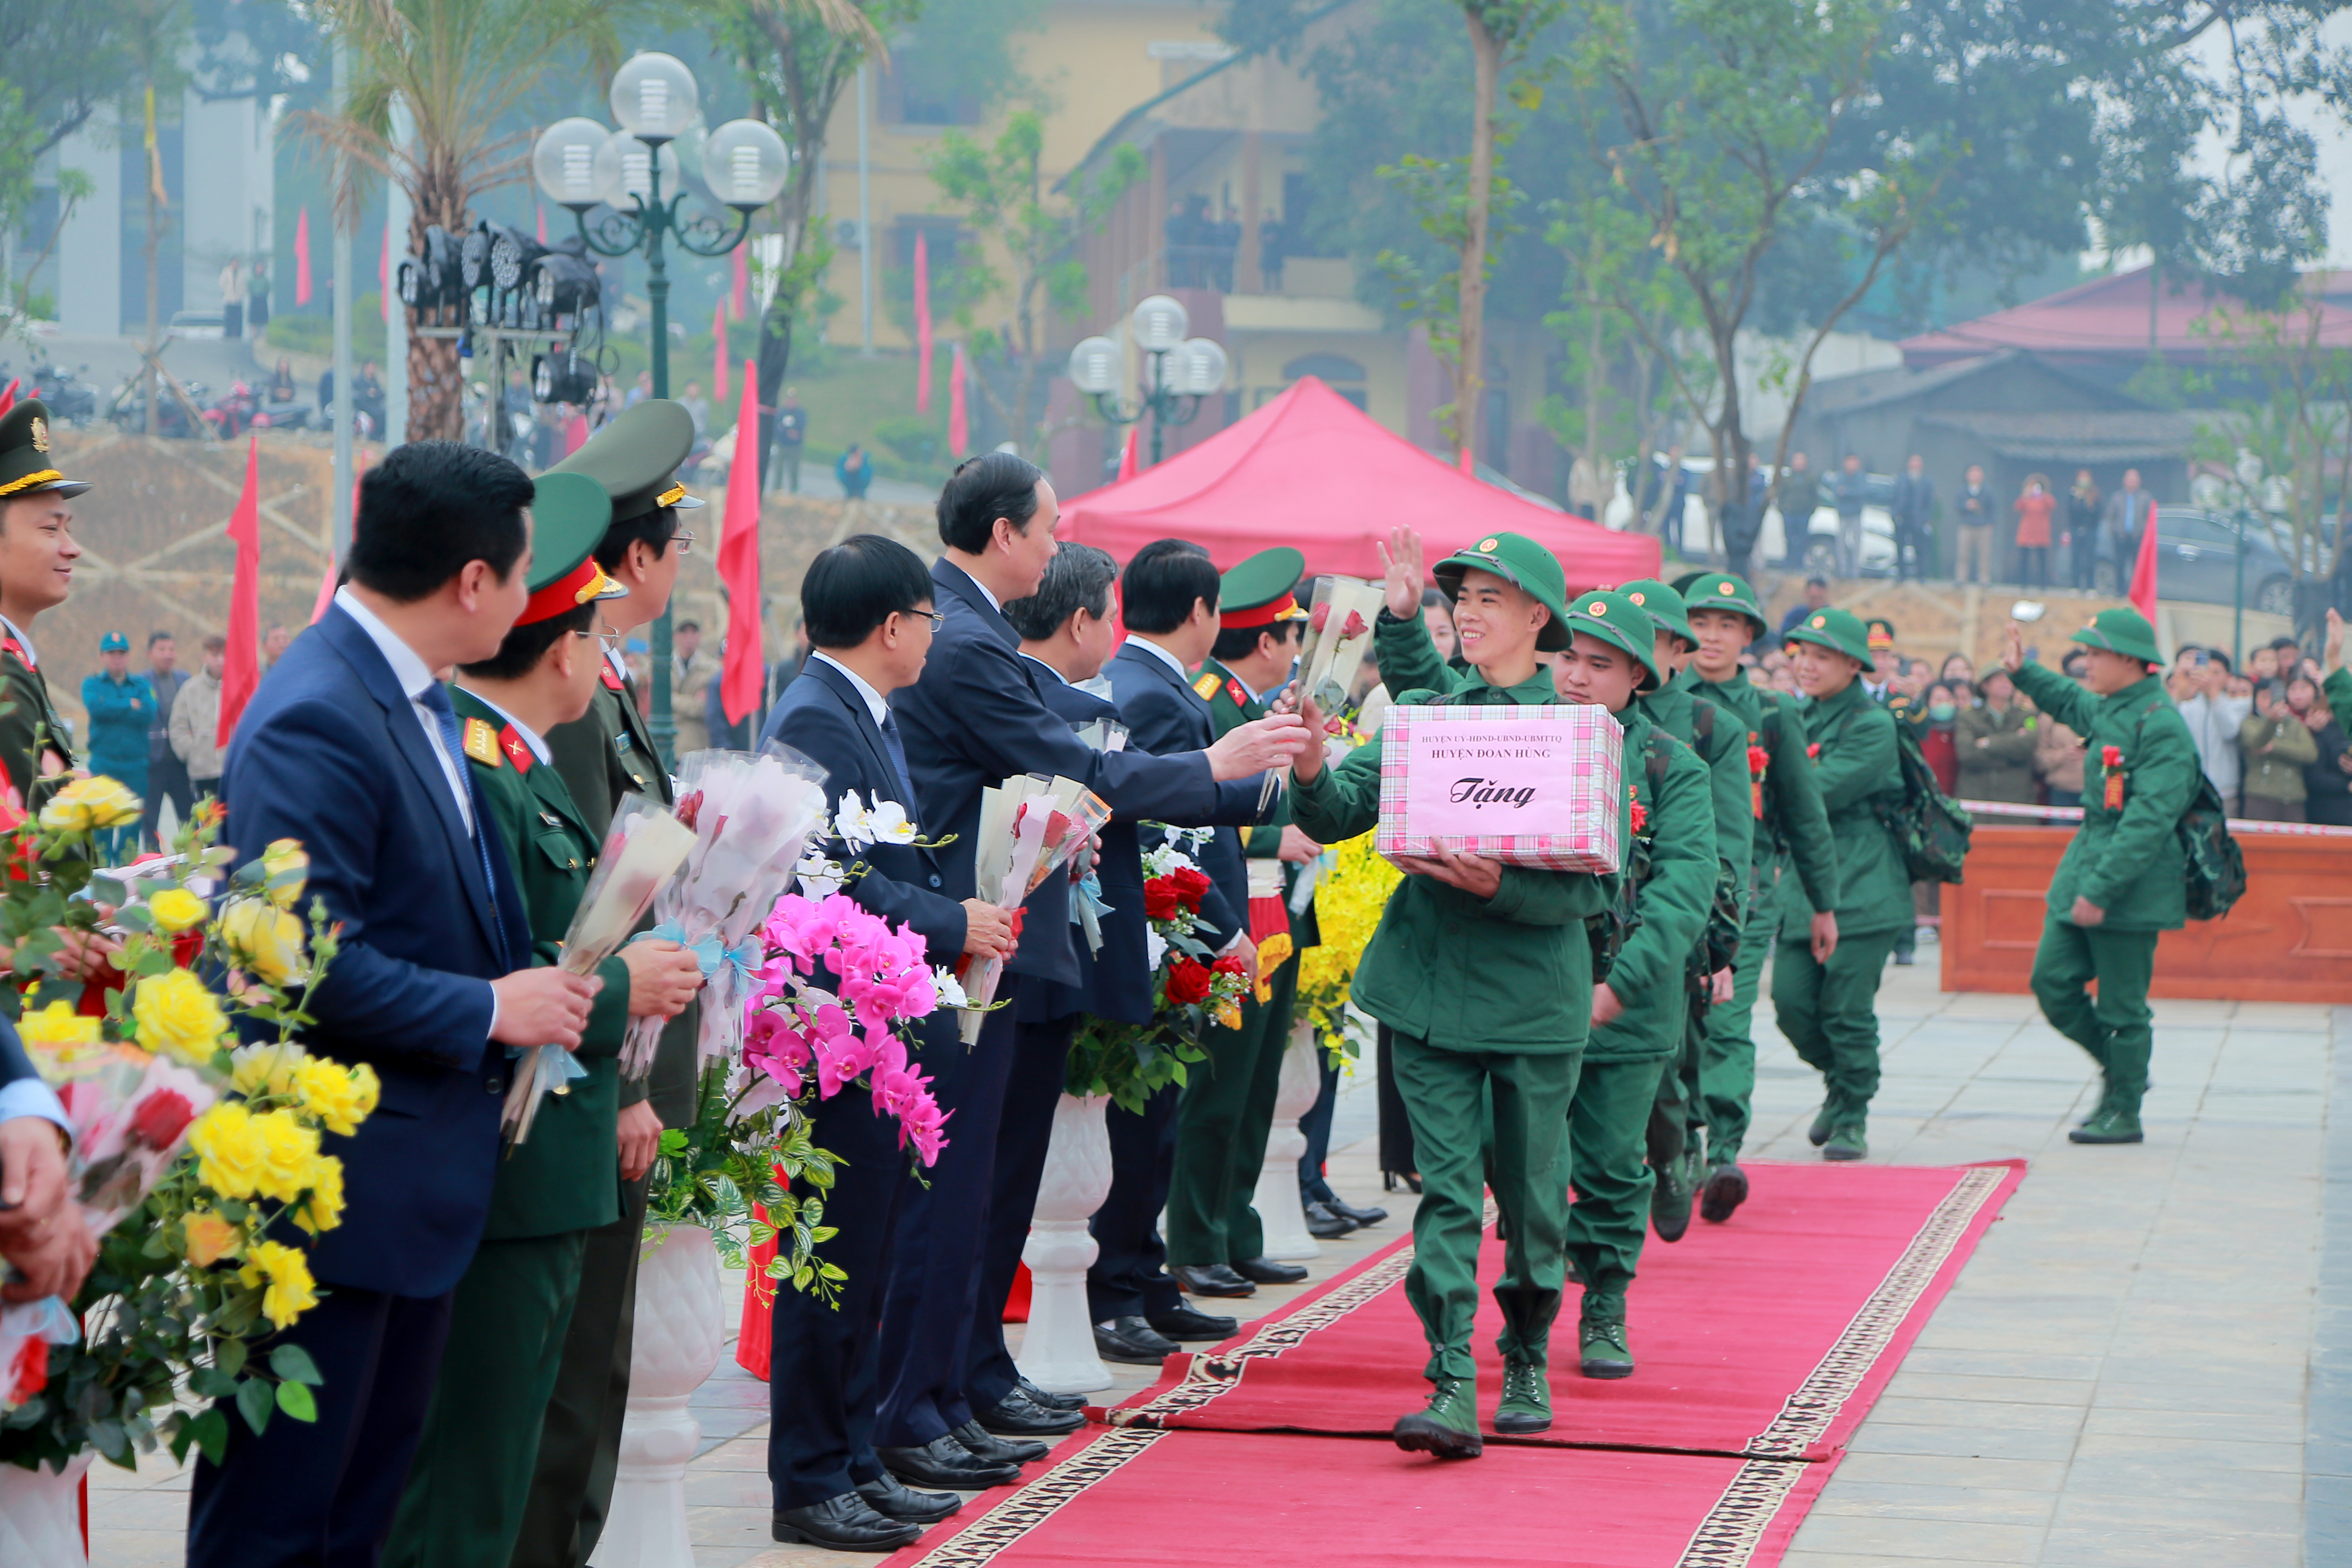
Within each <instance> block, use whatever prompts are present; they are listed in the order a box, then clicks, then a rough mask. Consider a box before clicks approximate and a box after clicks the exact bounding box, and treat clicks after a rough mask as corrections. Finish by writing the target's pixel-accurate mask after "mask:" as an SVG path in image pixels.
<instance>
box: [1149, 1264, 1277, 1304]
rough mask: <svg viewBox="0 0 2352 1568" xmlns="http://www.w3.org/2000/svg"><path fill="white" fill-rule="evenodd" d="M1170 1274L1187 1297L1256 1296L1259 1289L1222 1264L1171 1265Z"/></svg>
mask: <svg viewBox="0 0 2352 1568" xmlns="http://www.w3.org/2000/svg"><path fill="white" fill-rule="evenodd" d="M1168 1272H1169V1273H1171V1274H1172V1275H1174V1276H1175V1277H1176V1288H1177V1289H1180V1290H1181V1291H1183V1292H1184V1294H1186V1295H1187V1296H1255V1295H1256V1294H1257V1287H1256V1286H1255V1285H1253V1284H1251V1283H1250V1282H1249V1281H1248V1280H1246V1279H1243V1278H1242V1277H1241V1276H1240V1275H1238V1274H1236V1273H1234V1271H1233V1270H1232V1269H1230V1268H1226V1267H1225V1266H1224V1265H1223V1264H1222V1263H1206V1264H1194V1263H1171V1264H1170V1265H1169V1267H1168Z"/></svg>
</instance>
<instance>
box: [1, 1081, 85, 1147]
mask: <svg viewBox="0 0 2352 1568" xmlns="http://www.w3.org/2000/svg"><path fill="white" fill-rule="evenodd" d="M20 1116H37V1117H39V1118H41V1120H43V1121H54V1122H56V1123H57V1124H58V1126H59V1127H61V1128H63V1129H65V1132H66V1136H67V1137H68V1138H70V1137H72V1136H73V1123H72V1122H70V1121H67V1120H66V1108H65V1106H64V1105H63V1104H62V1103H60V1102H59V1100H58V1097H57V1093H56V1091H55V1090H53V1089H50V1088H49V1086H48V1085H47V1084H46V1083H43V1082H42V1081H41V1080H40V1079H37V1078H25V1079H17V1080H16V1082H15V1083H12V1084H9V1085H7V1086H6V1087H5V1088H0V1121H16V1118H18V1117H20Z"/></svg>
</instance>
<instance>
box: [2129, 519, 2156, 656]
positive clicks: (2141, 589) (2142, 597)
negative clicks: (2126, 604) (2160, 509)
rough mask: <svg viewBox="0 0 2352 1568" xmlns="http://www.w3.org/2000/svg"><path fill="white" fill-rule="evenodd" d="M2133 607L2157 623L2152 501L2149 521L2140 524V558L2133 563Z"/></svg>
mask: <svg viewBox="0 0 2352 1568" xmlns="http://www.w3.org/2000/svg"><path fill="white" fill-rule="evenodd" d="M2131 604H2132V608H2133V609H2135V610H2137V611H2138V612H2139V613H2140V614H2141V615H2143V616H2147V624H2148V625H2149V626H2155V625H2156V503H2155V502H2153V501H2150V502H2149V503H2148V508H2147V521H2146V522H2144V523H2142V524H2141V525H2140V530H2139V558H2138V559H2137V560H2136V561H2134V562H2133V563H2132V580H2131Z"/></svg>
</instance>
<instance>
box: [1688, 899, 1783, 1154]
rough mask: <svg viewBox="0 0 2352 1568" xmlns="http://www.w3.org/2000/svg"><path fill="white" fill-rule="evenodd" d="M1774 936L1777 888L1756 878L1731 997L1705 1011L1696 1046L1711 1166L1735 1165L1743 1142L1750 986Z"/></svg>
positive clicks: (1752, 1009)
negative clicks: (1703, 1032)
mask: <svg viewBox="0 0 2352 1568" xmlns="http://www.w3.org/2000/svg"><path fill="white" fill-rule="evenodd" d="M1779 936H1780V897H1779V892H1778V889H1776V888H1775V887H1774V886H1773V884H1772V883H1771V882H1770V881H1769V880H1760V881H1759V885H1758V887H1757V889H1756V897H1755V899H1754V900H1753V901H1752V902H1751V903H1750V904H1749V905H1748V923H1747V925H1746V926H1744V927H1743V928H1741V930H1740V933H1739V955H1738V957H1737V958H1735V959H1734V960H1733V961H1732V964H1731V1000H1730V1001H1728V1002H1724V1003H1718V1004H1717V1005H1713V1006H1710V1007H1708V1008H1707V1009H1706V1037H1705V1039H1704V1040H1703V1041H1702V1042H1701V1043H1700V1047H1699V1063H1698V1089H1699V1110H1700V1113H1701V1114H1702V1115H1703V1116H1704V1117H1705V1118H1706V1158H1707V1163H1709V1164H1711V1165H1729V1164H1737V1163H1738V1161H1739V1150H1740V1146H1741V1145H1742V1144H1743V1143H1745V1142H1747V1141H1748V1105H1749V1103H1750V1102H1751V1101H1752V1100H1754V1099H1755V1098H1756V1035H1755V1027H1756V1023H1755V1020H1756V989H1757V985H1758V984H1759V982H1760V981H1761V980H1762V979H1763V977H1764V960H1765V958H1766V956H1767V955H1768V954H1769V953H1770V952H1771V951H1772V943H1773V942H1774V941H1775V940H1777V939H1778V938H1779Z"/></svg>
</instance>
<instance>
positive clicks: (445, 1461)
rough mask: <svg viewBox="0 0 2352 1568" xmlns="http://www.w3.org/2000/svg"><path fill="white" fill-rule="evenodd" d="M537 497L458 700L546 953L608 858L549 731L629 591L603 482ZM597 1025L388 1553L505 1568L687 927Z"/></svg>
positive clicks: (512, 1179)
mask: <svg viewBox="0 0 2352 1568" xmlns="http://www.w3.org/2000/svg"><path fill="white" fill-rule="evenodd" d="M537 490H538V493H537V496H536V498H535V499H534V500H533V502H532V506H531V517H532V531H531V532H532V538H531V543H532V550H531V557H530V577H529V584H530V601H529V603H528V604H527V605H525V606H524V608H523V612H522V615H521V616H520V617H519V618H518V619H517V620H516V622H515V625H514V627H513V629H512V630H510V631H509V632H508V634H507V636H506V639H505V641H504V642H503V643H502V644H501V645H500V646H499V651H498V652H497V654H496V655H494V656H493V657H492V658H489V659H487V660H485V661H484V662H482V663H480V664H474V665H467V666H466V667H465V668H464V669H463V671H462V672H461V674H462V678H463V679H464V681H465V683H466V684H465V686H464V687H463V688H462V689H459V690H458V691H457V692H456V693H455V694H454V695H453V699H452V701H453V705H454V706H455V708H456V709H457V717H458V719H459V720H460V721H463V724H464V730H463V734H464V750H465V753H466V759H467V766H468V767H469V768H470V769H471V770H472V772H473V774H474V781H475V784H476V786H477V793H476V798H477V799H478V800H479V801H480V802H481V803H482V807H483V811H484V814H485V816H487V817H488V825H489V826H492V827H494V828H495V829H496V830H497V832H498V834H499V837H500V838H501V839H502V840H504V842H505V845H506V853H507V859H508V861H509V864H510V865H511V866H512V867H513V868H514V871H515V882H516V886H517V889H518V890H519V891H520V894H521V897H522V900H523V906H524V911H525V913H526V915H527V916H528V918H529V921H530V934H531V942H532V957H533V961H534V962H535V963H540V964H546V965H554V964H558V963H562V957H563V953H562V947H563V937H564V935H565V933H566V931H568V930H569V929H570V926H571V923H572V912H573V910H575V909H576V908H577V907H578V905H579V902H580V897H581V894H582V893H583V891H585V890H586V888H587V885H588V878H589V872H590V869H591V868H592V867H593V865H594V864H595V859H596V849H597V845H598V842H599V840H598V838H597V836H596V835H594V834H593V833H592V832H591V831H590V830H589V827H588V824H587V821H586V819H585V818H584V817H583V815H582V813H581V811H580V808H579V806H578V805H576V804H575V803H574V802H573V800H572V792H571V791H570V790H568V789H566V788H565V787H564V784H563V780H562V776H561V775H560V774H558V773H557V772H556V771H555V769H554V768H552V767H551V766H549V765H548V762H549V752H548V750H547V742H546V741H545V740H544V739H543V736H544V734H545V731H548V730H550V729H552V728H553V727H554V726H555V725H556V724H558V723H562V722H566V721H570V720H572V719H575V718H577V717H578V716H579V715H580V714H581V713H582V712H583V710H585V709H586V708H587V706H588V698H589V693H590V692H591V691H593V689H595V684H596V677H597V672H598V670H599V669H600V668H602V664H603V661H602V659H601V658H600V657H599V654H598V647H597V640H596V630H595V619H596V616H597V613H598V605H599V604H600V603H601V602H602V601H604V600H607V599H614V598H618V597H620V596H621V595H623V594H624V593H625V589H623V588H622V587H621V586H620V585H619V584H615V583H614V582H612V580H611V579H609V578H607V577H606V576H605V575H604V574H603V573H602V572H601V571H599V570H597V567H596V563H595V561H594V559H593V556H592V555H591V554H590V552H591V551H592V550H593V548H594V546H595V545H596V543H597V542H598V540H599V539H601V538H602V537H603V535H604V523H605V520H606V517H607V516H608V514H609V512H610V510H611V509H610V503H609V502H608V501H607V500H606V498H605V495H604V490H603V489H602V488H601V487H599V486H598V485H596V484H595V483H594V482H593V481H592V480H589V479H582V478H580V477H579V476H577V475H570V474H548V475H544V476H542V477H541V479H540V480H539V483H538V486H537ZM596 978H597V979H598V981H599V982H600V983H601V989H600V990H599V991H598V993H597V996H596V1001H595V1004H594V1006H593V1009H592V1010H591V1012H590V1014H589V1017H588V1026H587V1027H586V1028H585V1029H583V1031H582V1032H581V1043H580V1047H579V1051H578V1053H577V1058H576V1061H577V1065H578V1066H579V1067H581V1068H583V1069H584V1070H585V1074H586V1076H584V1077H583V1078H580V1079H576V1080H575V1081H573V1082H572V1083H571V1084H570V1085H568V1086H567V1088H566V1092H564V1093H563V1094H562V1095H550V1096H548V1097H547V1098H546V1099H545V1100H543V1101H542V1102H541V1105H540V1107H539V1110H538V1114H537V1117H536V1119H535V1121H534V1122H533V1125H532V1127H531V1129H530V1136H529V1137H528V1138H527V1139H526V1140H524V1141H522V1142H518V1143H516V1144H514V1145H513V1147H512V1148H511V1149H510V1150H509V1152H508V1155H507V1158H506V1159H505V1160H504V1161H502V1162H501V1163H499V1170H498V1179H497V1184H496V1185H495V1186H494V1187H493V1188H492V1190H491V1195H490V1212H489V1218H488V1224H487V1225H486V1226H485V1227H484V1229H483V1233H482V1241H481V1245H480V1247H478V1249H477V1251H476V1252H475V1254H474V1258H473V1261H472V1262H471V1263H470V1264H468V1265H467V1269H466V1273H465V1275H464V1277H463V1278H462V1279H460V1280H459V1281H458V1283H457V1299H456V1301H455V1303H454V1306H453V1308H452V1310H451V1316H450V1328H449V1339H448V1345H447V1349H446V1352H444V1354H443V1356H442V1360H441V1366H440V1374H439V1379H438V1381H437V1382H436V1384H435V1385H434V1390H433V1400H432V1404H431V1405H430V1406H429V1407H428V1409H427V1411H426V1414H425V1431H424V1435H423V1436H422V1437H421V1438H420V1439H419V1441H418V1444H417V1449H416V1458H415V1462H414V1464H413V1466H412V1467H411V1468H410V1470H409V1473H408V1481H407V1485H406V1488H405V1489H404V1491H403V1492H402V1494H401V1501H400V1510H399V1512H398V1514H397V1516H396V1517H395V1519H394V1523H393V1529H392V1537H391V1540H390V1542H389V1543H388V1545H387V1546H386V1548H385V1551H384V1555H383V1562H384V1563H387V1564H394V1565H397V1568H447V1565H450V1564H467V1563H473V1564H479V1565H480V1568H506V1564H507V1562H508V1559H509V1555H510V1554H511V1552H512V1551H513V1548H514V1541H515V1535H516V1533H517V1532H518V1531H520V1529H521V1526H522V1515H523V1506H524V1502H525V1500H526V1499H527V1497H528V1496H529V1493H530V1481H531V1472H532V1467H533V1464H534V1462H535V1460H536V1458H537V1455H538V1449H539V1440H540V1429H541V1423H542V1421H543V1419H544V1417H545V1414H546V1407H547V1400H548V1397H549V1395H550V1394H551V1392H552V1391H553V1388H554V1384H555V1376H556V1370H557V1368H558V1366H559V1365H560V1364H561V1363H562V1354H563V1344H564V1339H565V1336H566V1334H567V1332H568V1331H569V1328H570V1324H571V1318H572V1304H573V1301H574V1300H575V1298H576V1296H577V1293H578V1291H579V1288H580V1278H581V1264H582V1261H583V1258H584V1257H585V1254H586V1247H587V1241H588V1237H589V1234H590V1233H591V1232H592V1231H593V1230H594V1229H596V1228H597V1227H598V1226H608V1225H611V1224H613V1223H614V1221H615V1220H617V1219H618V1218H619V1217H620V1179H619V1173H618V1171H617V1168H616V1159H615V1150H616V1141H615V1133H614V1120H615V1117H616V1116H617V1114H618V1099H617V1090H618V1088H619V1079H618V1073H617V1065H616V1062H615V1059H614V1058H615V1057H616V1056H617V1054H618V1053H619V1051H620V1048H621V1043H622V1040H623V1039H624V1037H625V1036H626V1034H627V1030H628V1020H629V1018H630V1016H632V1015H658V1014H665V1013H674V1012H676V1011H677V1009H678V1008H680V1007H682V1006H684V1005H686V1003H687V1001H688V999H689V998H691V997H692V996H693V994H694V992H695V990H696V988H697V987H698V985H699V984H700V982H701V972H700V971H699V970H698V969H697V968H696V966H695V962H694V955H693V954H692V953H690V952H686V951H685V950H684V949H683V948H681V947H680V946H679V945H678V944H677V943H676V942H641V943H637V944H635V945H633V946H631V947H629V948H627V949H625V950H624V951H623V952H622V953H621V954H620V955H618V956H616V957H614V958H610V959H607V960H605V961H604V963H603V964H601V965H600V966H599V967H598V969H597V972H596Z"/></svg>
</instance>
